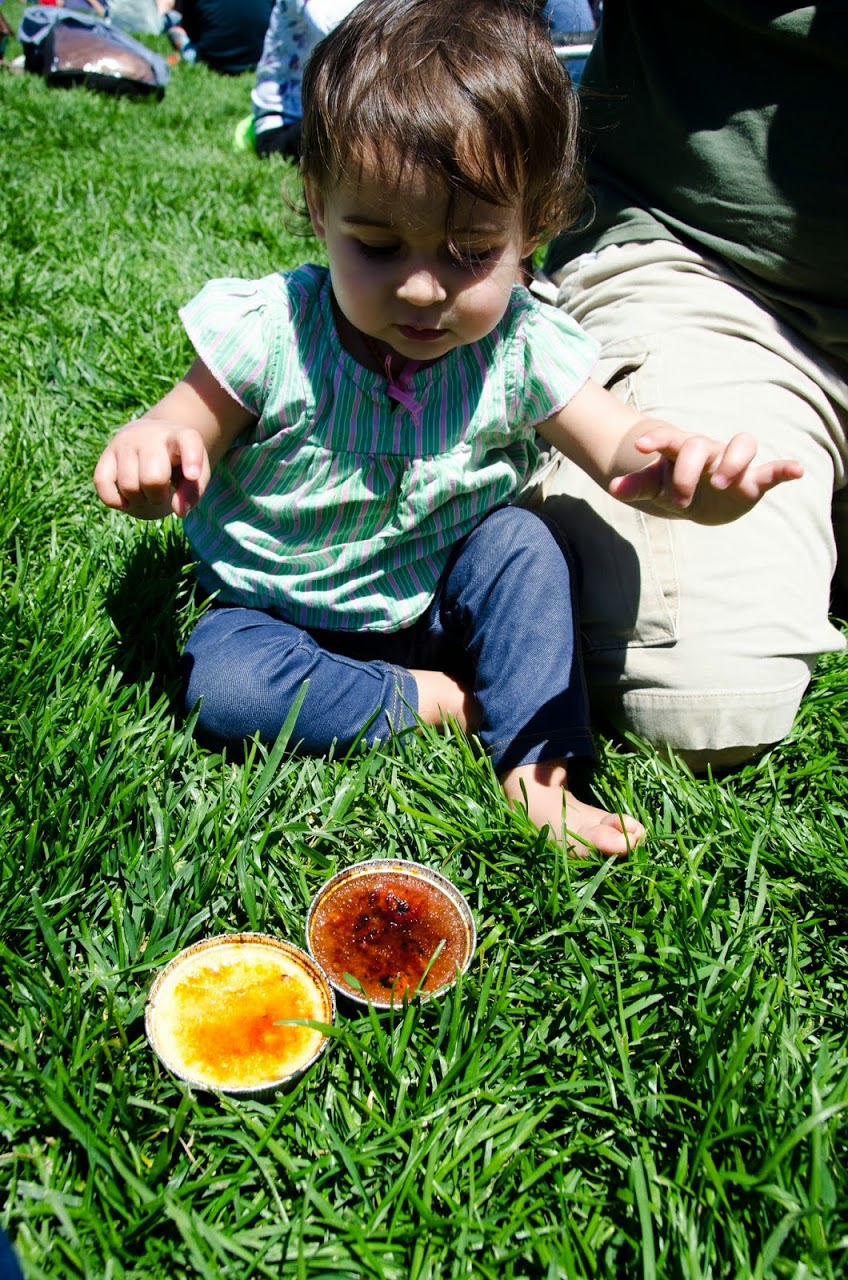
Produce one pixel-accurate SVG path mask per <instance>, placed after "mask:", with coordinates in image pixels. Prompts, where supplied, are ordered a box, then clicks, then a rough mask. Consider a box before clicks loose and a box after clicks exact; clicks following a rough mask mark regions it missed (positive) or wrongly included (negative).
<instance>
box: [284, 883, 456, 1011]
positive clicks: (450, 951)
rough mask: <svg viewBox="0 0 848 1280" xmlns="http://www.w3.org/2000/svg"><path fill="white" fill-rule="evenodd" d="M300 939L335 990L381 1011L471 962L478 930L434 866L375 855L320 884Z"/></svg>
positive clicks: (437, 987)
mask: <svg viewBox="0 0 848 1280" xmlns="http://www.w3.org/2000/svg"><path fill="white" fill-rule="evenodd" d="M306 945H307V947H308V948H309V952H310V955H312V956H313V957H314V958H315V960H317V962H318V964H319V965H320V966H321V968H322V969H323V971H324V972H325V973H326V975H327V977H328V978H329V980H330V982H331V984H332V985H333V986H334V987H335V989H336V991H337V992H339V993H340V994H341V995H344V996H346V997H347V998H348V999H350V1000H355V1001H358V1002H359V1003H360V1004H367V1003H369V1002H370V1003H371V1004H372V1005H373V1006H374V1007H375V1008H378V1009H388V1008H390V1007H391V1006H392V1005H395V1006H397V1005H400V1004H401V1003H402V1001H403V997H404V996H405V995H406V996H408V997H409V998H412V997H413V996H415V995H417V996H420V997H421V999H425V1000H426V999H429V998H430V997H431V996H435V995H439V994H440V993H441V992H443V991H446V990H447V988H448V987H450V986H452V985H453V983H454V982H455V981H456V978H457V975H458V974H461V973H464V972H465V971H466V970H467V968H468V966H469V965H470V963H471V958H472V956H473V955H474V948H475V947H476V945H477V932H476V927H475V924H474V917H473V915H472V914H471V908H470V907H469V905H468V903H467V901H466V900H465V898H464V897H463V895H462V894H461V893H460V891H459V890H458V889H457V888H456V886H455V885H453V884H451V882H450V880H448V879H447V878H446V877H445V876H443V875H441V874H440V872H438V871H432V870H431V869H430V868H429V867H425V866H422V865H421V864H420V863H417V862H407V861H404V860H401V859H392V858H377V859H374V860H372V861H369V862H359V863H357V864H356V865H355V866H352V867H348V868H347V869H346V870H344V871H340V872H338V873H337V874H336V875H334V876H333V877H332V878H331V879H330V880H328V881H327V883H326V884H325V885H324V886H323V888H322V889H320V890H319V892H318V893H317V894H316V895H315V898H314V899H313V901H312V905H311V906H310V908H309V914H308V916H307V921H306ZM351 979H353V981H351Z"/></svg>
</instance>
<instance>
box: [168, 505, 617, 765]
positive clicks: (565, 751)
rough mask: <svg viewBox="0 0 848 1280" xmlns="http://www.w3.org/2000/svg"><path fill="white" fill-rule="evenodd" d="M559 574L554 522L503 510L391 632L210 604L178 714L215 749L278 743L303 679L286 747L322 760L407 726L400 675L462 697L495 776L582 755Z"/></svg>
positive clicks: (575, 671) (561, 562)
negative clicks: (461, 691) (442, 675)
mask: <svg viewBox="0 0 848 1280" xmlns="http://www.w3.org/2000/svg"><path fill="white" fill-rule="evenodd" d="M571 598H572V586H571V571H570V567H569V563H568V559H567V556H566V554H565V550H564V548H563V546H562V544H561V542H560V541H559V538H558V535H557V533H556V532H555V529H554V526H553V525H552V524H549V523H548V522H547V520H545V519H544V518H542V517H540V516H538V515H536V514H535V513H533V512H531V511H527V510H525V509H523V508H520V507H501V508H499V509H498V510H496V511H494V512H492V513H491V514H490V515H489V516H487V517H486V519H485V520H483V522H482V523H481V524H480V525H478V526H477V528H476V529H474V530H473V531H472V532H471V533H470V534H469V535H468V536H467V537H466V538H464V539H463V540H462V541H461V542H460V543H458V544H457V546H456V547H455V548H454V551H453V554H452V556H451V559H450V561H449V563H448V565H447V567H446V568H445V571H444V573H443V574H442V577H441V579H440V582H439V586H438V590H437V592H436V595H435V597H434V599H433V602H432V604H431V606H430V608H429V610H428V611H427V613H426V614H425V615H424V616H423V617H422V618H421V619H420V620H419V621H418V622H416V623H415V624H414V625H413V626H411V627H408V628H406V629H404V630H402V631H397V632H392V633H389V634H382V633H380V634H377V633H374V632H367V633H366V632H345V631H319V630H306V629H304V628H303V627H299V626H295V625H293V624H292V623H290V622H287V621H286V620H285V619H284V618H281V617H279V616H277V615H276V614H274V613H271V612H266V611H264V610H260V609H248V608H243V607H241V606H238V605H213V607H212V608H210V609H209V610H208V611H207V612H206V613H205V614H204V616H203V617H202V618H201V619H200V621H199V622H198V624H197V626H196V627H195V629H194V631H193V632H192V634H191V636H190V637H189V641H188V644H187V645H186V650H185V654H184V658H183V662H184V677H185V700H186V706H187V708H191V707H193V706H194V705H195V704H196V703H197V702H198V701H199V703H200V709H199V721H198V730H199V731H200V732H201V733H202V734H203V736H204V737H206V738H211V739H212V740H213V741H215V742H218V743H235V742H243V741H244V740H245V739H246V738H250V737H252V736H253V735H254V734H256V733H259V735H260V737H261V738H262V739H263V740H264V741H267V742H271V741H273V740H274V738H276V736H277V734H278V733H279V731H280V729H281V728H282V726H283V724H284V722H285V720H286V716H287V715H288V712H289V710H290V708H291V706H292V704H293V702H294V700H295V698H296V697H297V695H298V693H299V691H300V689H301V687H302V685H303V683H304V681H308V682H309V684H308V687H307V690H306V696H305V698H304V701H303V705H302V706H301V708H300V711H299V713H298V718H297V723H296V726H295V730H294V733H293V734H292V737H291V742H292V745H293V747H296V748H297V749H298V750H299V751H301V752H302V753H304V754H309V755H322V754H324V753H325V752H326V751H327V750H328V749H329V748H330V747H331V746H332V744H333V743H336V744H337V745H338V746H339V747H341V748H343V749H346V748H347V747H349V746H350V745H351V744H352V743H354V742H355V741H356V740H357V738H361V739H362V740H363V741H364V742H366V743H369V744H370V743H373V742H377V741H381V740H384V739H385V738H386V737H387V736H388V735H389V734H390V733H393V732H398V731H399V730H402V729H406V728H410V727H412V726H414V725H415V723H416V714H415V713H416V711H417V707H418V691H417V686H416V683H415V678H414V677H413V676H412V675H411V674H410V670H409V668H419V669H421V670H431V671H445V672H447V673H448V674H449V675H452V676H453V677H454V678H455V679H457V680H459V681H460V682H461V683H464V684H466V685H468V686H469V687H470V688H472V689H473V690H474V693H475V695H476V697H477V700H478V702H479V704H480V708H481V712H482V719H481V723H480V726H479V728H478V730H477V732H478V735H479V737H480V740H481V741H482V743H483V745H484V746H485V748H486V750H487V751H488V753H489V754H490V755H491V757H492V760H493V762H494V765H495V768H496V769H497V770H498V771H499V772H503V771H504V770H506V769H511V768H514V767H515V766H517V765H521V764H530V763H533V762H536V761H544V760H556V759H564V758H570V757H575V756H592V755H593V753H594V748H593V743H592V737H591V733H590V730H589V727H588V726H589V721H588V708H587V701H586V693H585V688H584V682H583V673H582V668H581V665H580V659H579V653H578V650H577V644H576V639H575V628H574V622H573V611H572V605H571Z"/></svg>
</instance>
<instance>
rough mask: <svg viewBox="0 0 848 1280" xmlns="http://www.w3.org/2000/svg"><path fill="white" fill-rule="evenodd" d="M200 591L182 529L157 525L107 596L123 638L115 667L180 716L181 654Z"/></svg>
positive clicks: (136, 548) (135, 549)
mask: <svg viewBox="0 0 848 1280" xmlns="http://www.w3.org/2000/svg"><path fill="white" fill-rule="evenodd" d="M195 589H196V584H195V581H194V578H193V577H192V574H191V567H190V552H189V550H188V548H187V547H186V544H185V541H184V540H183V538H182V536H181V534H180V532H179V531H178V530H175V529H169V528H165V529H155V530H151V531H149V532H145V533H144V535H143V536H142V538H141V540H140V541H138V542H137V543H135V544H134V545H133V546H132V548H131V549H130V550H129V553H128V555H127V557H126V560H125V561H124V563H123V565H122V566H121V568H120V570H119V571H118V573H117V574H116V575H115V577H114V578H113V580H112V582H111V584H110V586H109V589H108V590H107V592H106V595H105V600H104V606H105V609H106V612H107V613H108V615H109V617H110V618H111V620H112V622H113V624H114V626H115V630H116V632H117V636H118V644H117V648H116V651H115V666H116V667H117V668H118V670H119V671H120V672H121V674H122V675H123V677H124V679H125V680H126V681H127V682H128V683H132V684H138V685H144V686H149V688H150V690H151V693H152V694H153V695H154V696H159V695H161V694H164V695H165V696H166V697H167V699H168V702H169V705H170V707H171V710H172V712H173V713H174V715H176V716H180V717H181V716H182V715H183V714H184V711H183V699H182V678H181V675H180V655H181V652H182V648H183V644H184V641H185V638H186V634H187V631H188V630H189V628H190V625H191V622H192V620H193V618H194V616H195V609H194V596H195Z"/></svg>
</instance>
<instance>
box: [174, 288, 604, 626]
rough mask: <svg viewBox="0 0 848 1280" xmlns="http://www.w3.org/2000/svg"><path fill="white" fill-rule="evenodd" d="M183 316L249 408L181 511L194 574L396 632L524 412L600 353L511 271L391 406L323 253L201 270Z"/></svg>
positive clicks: (342, 622)
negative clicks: (286, 267) (496, 311)
mask: <svg viewBox="0 0 848 1280" xmlns="http://www.w3.org/2000/svg"><path fill="white" fill-rule="evenodd" d="M181 314H182V317H183V321H184V323H185V326H186V329H187V331H188V333H189V336H190V338H191V339H192V342H193V343H194V346H195V348H196V350H197V353H198V355H199V356H200V358H201V359H202V360H203V361H204V363H205V364H206V365H207V367H208V368H209V369H210V370H211V371H212V373H213V374H214V375H215V377H216V378H217V379H218V381H219V382H220V383H221V385H222V386H223V387H225V388H226V389H227V390H228V391H229V392H230V394H231V395H232V396H233V397H234V398H235V399H236V400H238V402H239V403H240V404H242V405H243V406H244V407H245V408H246V409H247V410H248V411H249V412H250V413H251V414H253V415H254V416H255V417H256V418H257V422H256V425H255V426H254V427H253V428H251V429H250V430H249V431H248V432H246V433H245V434H244V435H242V436H241V437H240V438H239V439H238V440H237V441H236V443H235V445H234V446H233V447H232V448H231V449H230V450H229V451H228V453H227V454H226V455H225V457H224V458H223V459H222V460H221V462H220V463H219V464H218V466H217V467H216V468H215V471H214V474H213V476H212V479H211V481H210V484H209V486H208V488H207V490H206V492H205V493H204V495H203V498H202V499H201V501H200V502H199V503H198V505H197V506H196V507H195V508H194V510H193V511H191V512H190V513H189V515H188V516H187V517H186V520H185V529H186V533H187V535H188V538H189V542H190V543H191V546H192V549H193V551H194V553H195V555H196V556H197V558H198V561H199V563H198V567H197V575H198V577H199V579H200V581H201V583H202V584H203V586H204V587H205V588H206V589H207V590H208V591H215V592H218V593H219V598H220V599H221V600H223V601H227V602H230V603H235V604H244V605H248V606H251V607H255V608H263V609H273V610H275V611H276V612H278V613H280V614H281V615H282V616H283V617H285V618H286V619H288V621H290V622H294V623H296V624H298V625H300V626H303V627H314V628H318V627H320V628H328V629H337V630H346V629H347V630H357V631H377V632H380V631H395V630H398V629H400V628H401V627H404V626H408V625H409V624H410V623H412V622H414V621H415V619H416V618H418V617H419V616H421V615H422V614H423V613H424V612H425V610H426V609H427V607H428V606H429V604H430V601H431V600H432V598H433V596H434V594H435V590H436V585H437V583H438V581H439V578H440V576H441V574H442V572H443V570H444V568H445V566H446V564H447V560H448V557H449V555H450V552H451V548H452V547H453V546H454V545H455V543H456V542H458V541H459V539H460V538H462V537H464V536H465V534H467V533H469V532H470V531H471V530H472V529H473V528H474V527H475V525H477V524H479V522H480V520H481V519H482V518H483V516H484V515H486V513H487V512H488V511H491V510H492V508H493V507H495V506H497V505H498V504H499V503H502V502H505V501H507V500H509V499H510V498H511V497H512V496H513V495H514V494H515V492H516V490H517V488H518V487H519V486H520V485H521V484H522V482H523V481H524V480H525V479H526V477H527V476H528V475H529V474H530V472H531V470H532V468H533V465H534V463H535V461H536V458H537V450H536V444H535V428H536V426H537V425H538V424H539V423H541V422H543V421H544V420H545V419H546V418H548V417H550V416H551V414H553V413H555V412H556V410H557V409H560V408H562V407H563V406H564V405H566V404H567V403H568V401H569V400H570V399H571V398H572V396H573V395H574V394H575V392H576V391H578V390H579V388H580V387H581V386H582V385H583V384H584V382H585V381H586V379H587V377H588V375H589V372H590V370H591V368H592V366H593V364H594V362H595V359H596V356H597V344H596V343H595V341H594V339H592V338H589V337H587V335H586V334H585V333H583V331H582V330H581V329H580V328H579V326H578V325H577V324H576V322H575V321H573V320H571V319H570V318H569V317H568V316H565V315H564V314H563V313H562V312H561V311H559V310H558V309H557V308H556V307H551V306H549V305H547V304H545V303H540V302H538V301H536V300H535V299H534V298H532V297H531V296H530V294H529V293H528V292H527V291H526V290H525V289H521V288H518V287H516V288H514V289H513V291H512V297H511V301H510V303H509V306H508V308H507V311H506V314H505V315H504V317H503V319H502V320H501V322H500V324H499V325H498V326H497V328H496V329H495V330H494V331H493V332H492V333H490V334H488V335H487V336H486V337H485V338H483V339H481V340H480V342H475V343H471V344H470V345H468V346H463V347H458V348H456V349H454V350H453V351H450V352H449V353H448V354H447V355H446V356H445V357H444V358H443V359H441V360H438V361H436V362H435V363H434V364H432V365H430V366H429V367H428V368H424V369H419V370H418V371H417V372H416V373H415V374H414V376H413V377H412V379H411V383H409V384H408V393H409V394H408V396H407V399H408V401H409V403H404V404H398V403H396V402H395V401H393V400H391V399H390V398H389V395H388V394H387V390H388V386H389V384H388V382H387V379H386V378H385V377H384V376H382V375H380V374H376V373H373V372H372V371H371V370H370V369H366V368H365V367H364V366H363V365H360V364H358V363H357V361H355V360H354V359H353V358H352V356H350V355H349V354H348V353H347V352H346V351H345V350H344V349H343V347H342V346H341V343H340V342H339V337H338V333H337V331H336V326H335V323H334V319H333V310H332V305H331V290H330V280H329V276H328V273H327V270H326V268H323V267H312V266H306V267H300V268H298V270H296V271H292V272H289V273H287V274H277V275H273V276H266V277H265V278H264V279H262V280H256V281H250V280H215V281H213V282H212V283H211V284H209V285H207V286H206V287H205V288H204V289H203V290H202V292H201V293H200V294H199V295H198V296H197V297H196V298H195V299H194V300H193V301H192V302H191V303H189V305H188V306H187V307H186V308H184V309H183V311H182V313H181Z"/></svg>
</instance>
